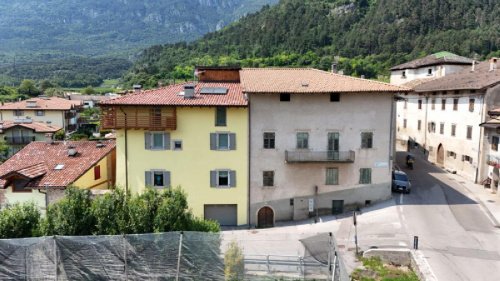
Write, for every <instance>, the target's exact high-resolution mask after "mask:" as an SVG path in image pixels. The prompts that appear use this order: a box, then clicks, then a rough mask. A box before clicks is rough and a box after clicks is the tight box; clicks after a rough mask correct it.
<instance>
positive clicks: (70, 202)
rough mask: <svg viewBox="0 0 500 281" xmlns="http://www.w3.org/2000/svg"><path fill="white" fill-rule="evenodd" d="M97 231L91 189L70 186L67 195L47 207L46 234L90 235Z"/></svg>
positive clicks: (44, 229) (43, 227)
mask: <svg viewBox="0 0 500 281" xmlns="http://www.w3.org/2000/svg"><path fill="white" fill-rule="evenodd" d="M93 232H95V217H94V216H93V215H92V200H91V198H90V191H89V190H87V189H79V188H75V187H69V188H67V189H66V191H65V197H64V198H63V199H61V200H60V201H59V202H57V203H54V204H52V205H50V206H49V207H48V208H47V214H46V217H45V220H44V221H43V224H42V233H43V234H44V235H90V234H92V233H93Z"/></svg>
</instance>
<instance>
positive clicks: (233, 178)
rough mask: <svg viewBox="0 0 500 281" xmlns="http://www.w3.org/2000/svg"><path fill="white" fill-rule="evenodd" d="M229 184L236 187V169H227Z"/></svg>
mask: <svg viewBox="0 0 500 281" xmlns="http://www.w3.org/2000/svg"><path fill="white" fill-rule="evenodd" d="M229 181H230V182H229V186H231V187H236V171H233V170H231V171H229Z"/></svg>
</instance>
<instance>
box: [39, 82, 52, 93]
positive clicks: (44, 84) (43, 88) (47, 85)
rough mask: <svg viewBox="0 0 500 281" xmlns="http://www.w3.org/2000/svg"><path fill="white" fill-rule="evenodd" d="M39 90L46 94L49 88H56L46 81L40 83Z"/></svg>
mask: <svg viewBox="0 0 500 281" xmlns="http://www.w3.org/2000/svg"><path fill="white" fill-rule="evenodd" d="M39 88H40V91H41V92H42V93H45V91H46V90H47V89H48V88H54V84H52V83H51V82H50V81H49V80H46V79H44V80H42V81H40V85H39Z"/></svg>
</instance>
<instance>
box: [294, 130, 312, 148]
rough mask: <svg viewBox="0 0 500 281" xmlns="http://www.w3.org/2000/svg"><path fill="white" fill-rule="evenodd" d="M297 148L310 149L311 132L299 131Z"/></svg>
mask: <svg viewBox="0 0 500 281" xmlns="http://www.w3.org/2000/svg"><path fill="white" fill-rule="evenodd" d="M297 148H298V149H308V148H309V133H304V132H302V133H297Z"/></svg>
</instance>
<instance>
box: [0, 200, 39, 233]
mask: <svg viewBox="0 0 500 281" xmlns="http://www.w3.org/2000/svg"><path fill="white" fill-rule="evenodd" d="M40 220H41V219H40V211H39V210H38V207H37V206H35V204H34V203H25V204H14V205H12V206H9V207H7V208H5V209H3V210H1V211H0V238H2V239H5V238H22V237H33V236H38V235H39V224H40Z"/></svg>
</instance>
